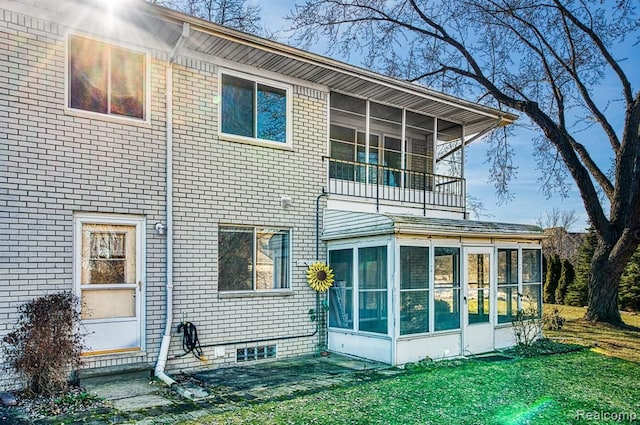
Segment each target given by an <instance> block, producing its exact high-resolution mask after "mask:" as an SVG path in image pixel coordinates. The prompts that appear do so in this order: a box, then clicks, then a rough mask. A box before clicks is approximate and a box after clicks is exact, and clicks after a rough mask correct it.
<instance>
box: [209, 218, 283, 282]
mask: <svg viewBox="0 0 640 425" xmlns="http://www.w3.org/2000/svg"><path fill="white" fill-rule="evenodd" d="M290 246H291V245H290V231H289V230H287V229H272V228H257V227H240V226H238V227H233V226H220V228H219V230H218V290H219V291H262V290H274V289H288V288H289V287H290V276H291V271H290V268H291V265H290V263H291V261H290V255H291V253H290Z"/></svg>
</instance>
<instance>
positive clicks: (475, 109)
mask: <svg viewBox="0 0 640 425" xmlns="http://www.w3.org/2000/svg"><path fill="white" fill-rule="evenodd" d="M138 7H140V8H141V9H143V11H144V12H146V13H145V15H147V16H148V17H150V18H151V21H149V19H145V20H146V22H140V23H139V24H140V25H146V26H148V30H149V31H150V32H152V33H155V34H159V35H161V36H162V37H163V38H164V39H165V40H166V41H167V42H168V43H169V44H173V43H175V42H176V41H177V40H178V39H179V37H180V34H181V33H182V25H183V23H188V24H189V25H190V26H191V29H192V31H191V35H190V36H189V37H188V39H187V40H186V41H185V43H184V45H183V48H185V49H187V50H191V51H194V52H197V53H199V54H203V55H212V56H215V57H218V58H222V59H224V60H228V61H232V62H236V63H240V64H243V65H247V66H250V67H254V68H256V69H261V70H266V71H270V72H274V73H278V74H282V75H286V76H289V77H292V78H297V79H300V80H304V81H308V82H311V83H314V84H318V85H321V86H324V87H327V88H328V89H329V90H335V91H340V92H343V93H346V94H350V95H353V96H358V97H362V98H366V99H371V100H377V101H380V102H383V103H387V104H391V105H396V106H399V107H403V108H407V109H410V110H414V111H416V112H421V113H424V114H427V115H430V116H433V117H438V118H441V119H446V120H448V121H452V122H455V123H458V124H464V125H465V129H466V131H465V132H466V135H467V136H471V135H476V136H477V135H480V134H483V133H486V132H488V131H490V130H491V129H493V128H496V127H500V126H504V125H507V124H510V123H512V122H513V121H515V120H516V119H517V118H518V117H517V116H516V115H514V114H511V113H508V112H505V111H500V110H497V109H494V108H490V107H487V106H483V105H479V104H476V103H473V102H469V101H466V100H463V99H460V98H457V97H454V96H449V95H446V94H444V93H440V92H437V91H435V90H431V89H429V88H426V87H424V86H421V85H418V84H414V83H409V82H406V81H401V80H397V79H394V78H390V77H387V76H384V75H381V74H377V73H375V72H371V71H368V70H366V69H363V68H359V67H356V66H353V65H349V64H347V63H344V62H340V61H337V60H334V59H330V58H327V57H324V56H321V55H317V54H314V53H310V52H307V51H304V50H300V49H297V48H294V47H291V46H287V45H284V44H281V43H277V42H274V41H271V40H267V39H264V38H261V37H257V36H254V35H250V34H246V33H243V32H240V31H235V30H232V29H229V28H226V27H223V26H220V25H216V24H213V23H211V22H208V21H205V20H202V19H199V18H196V17H193V16H189V15H186V14H183V13H179V12H176V11H174V10H171V9H167V8H164V7H161V6H158V5H155V4H151V3H148V2H140V3H139V4H138ZM130 16H131V15H130ZM153 18H155V19H153Z"/></svg>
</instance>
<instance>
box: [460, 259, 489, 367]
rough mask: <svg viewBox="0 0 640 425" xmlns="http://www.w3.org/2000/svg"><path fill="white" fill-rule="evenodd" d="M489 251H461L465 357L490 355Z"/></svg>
mask: <svg viewBox="0 0 640 425" xmlns="http://www.w3.org/2000/svg"><path fill="white" fill-rule="evenodd" d="M492 264H493V250H492V249H491V248H465V249H464V285H463V294H464V298H463V299H464V322H463V326H464V333H463V338H464V341H463V343H464V344H463V349H464V353H465V354H477V353H486V352H489V351H493V347H494V344H493V338H494V335H493V319H492V318H493V309H494V305H493V296H492V294H493V291H494V289H492V288H493V278H492Z"/></svg>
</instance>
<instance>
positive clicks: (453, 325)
mask: <svg viewBox="0 0 640 425" xmlns="http://www.w3.org/2000/svg"><path fill="white" fill-rule="evenodd" d="M434 299H435V303H434V306H435V307H434V308H435V311H434V314H435V330H436V331H444V330H449V329H459V328H460V289H459V288H456V289H449V288H444V289H443V288H440V289H438V288H436V289H435V294H434Z"/></svg>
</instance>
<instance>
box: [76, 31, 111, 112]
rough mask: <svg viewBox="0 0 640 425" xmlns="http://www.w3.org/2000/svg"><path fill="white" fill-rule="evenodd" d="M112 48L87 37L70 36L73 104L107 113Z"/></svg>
mask: <svg viewBox="0 0 640 425" xmlns="http://www.w3.org/2000/svg"><path fill="white" fill-rule="evenodd" d="M107 55H108V48H107V46H106V45H105V44H104V43H100V42H98V41H94V40H89V39H87V38H83V37H70V38H69V91H70V93H69V106H70V107H71V108H74V109H82V110H85V111H92V112H101V113H107V104H108V99H107V96H108V95H107V75H108V72H107V64H108V58H107Z"/></svg>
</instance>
